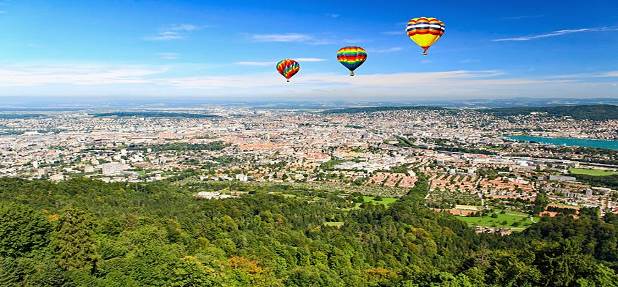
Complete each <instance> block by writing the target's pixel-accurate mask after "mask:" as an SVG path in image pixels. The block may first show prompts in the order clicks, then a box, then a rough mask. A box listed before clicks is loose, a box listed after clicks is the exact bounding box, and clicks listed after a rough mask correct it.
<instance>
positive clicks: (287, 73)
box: [277, 59, 300, 82]
mask: <svg viewBox="0 0 618 287" xmlns="http://www.w3.org/2000/svg"><path fill="white" fill-rule="evenodd" d="M299 70H300V65H299V64H298V62H296V61H294V60H292V59H284V60H281V61H279V62H278V63H277V71H279V74H281V75H282V76H283V77H285V78H286V79H287V81H288V82H289V81H290V78H291V77H292V76H294V75H296V73H298V71H299Z"/></svg>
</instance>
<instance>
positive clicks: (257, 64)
mask: <svg viewBox="0 0 618 287" xmlns="http://www.w3.org/2000/svg"><path fill="white" fill-rule="evenodd" d="M292 59H294V60H296V61H298V62H300V63H315V62H324V61H326V59H322V58H302V57H301V58H292ZM276 63H277V61H240V62H236V63H234V64H236V65H241V66H255V67H266V66H272V65H275V64H276Z"/></svg>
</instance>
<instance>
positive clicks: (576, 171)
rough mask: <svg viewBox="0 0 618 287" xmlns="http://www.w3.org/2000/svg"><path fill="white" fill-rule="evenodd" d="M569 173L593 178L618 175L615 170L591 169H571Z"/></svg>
mask: <svg viewBox="0 0 618 287" xmlns="http://www.w3.org/2000/svg"><path fill="white" fill-rule="evenodd" d="M569 173H571V174H583V175H591V176H609V175H614V174H618V172H617V171H614V170H605V169H591V168H571V169H569Z"/></svg>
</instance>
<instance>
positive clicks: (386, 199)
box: [359, 196, 397, 207]
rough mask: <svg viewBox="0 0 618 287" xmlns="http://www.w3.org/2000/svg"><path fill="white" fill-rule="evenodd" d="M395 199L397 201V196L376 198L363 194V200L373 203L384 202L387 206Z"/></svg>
mask: <svg viewBox="0 0 618 287" xmlns="http://www.w3.org/2000/svg"><path fill="white" fill-rule="evenodd" d="M395 201H397V198H395V197H382V200H376V199H375V197H373V196H363V202H366V203H373V204H383V205H384V206H385V207H389V206H390V205H391V204H393V203H394V202H395ZM359 205H360V204H359Z"/></svg>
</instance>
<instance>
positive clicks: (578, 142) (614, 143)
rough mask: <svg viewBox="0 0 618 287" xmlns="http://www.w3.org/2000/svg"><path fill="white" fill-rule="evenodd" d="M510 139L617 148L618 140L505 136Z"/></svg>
mask: <svg viewBox="0 0 618 287" xmlns="http://www.w3.org/2000/svg"><path fill="white" fill-rule="evenodd" d="M505 138H507V139H510V140H515V141H523V142H537V143H542V144H552V145H564V146H580V147H591V148H603V149H611V150H618V140H596V139H577V138H550V137H535V136H507V137H505Z"/></svg>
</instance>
